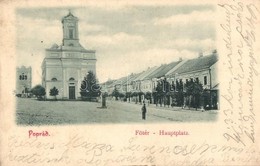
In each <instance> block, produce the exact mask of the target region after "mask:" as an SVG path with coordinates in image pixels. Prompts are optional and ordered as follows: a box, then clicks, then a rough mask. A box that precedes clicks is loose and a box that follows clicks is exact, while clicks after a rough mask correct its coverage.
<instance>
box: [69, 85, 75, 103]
mask: <svg viewBox="0 0 260 166" xmlns="http://www.w3.org/2000/svg"><path fill="white" fill-rule="evenodd" d="M69 99H70V100H74V99H76V98H75V86H69Z"/></svg>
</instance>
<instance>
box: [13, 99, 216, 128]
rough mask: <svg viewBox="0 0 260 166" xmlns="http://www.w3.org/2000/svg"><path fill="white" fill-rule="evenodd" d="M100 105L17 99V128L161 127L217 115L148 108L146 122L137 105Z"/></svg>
mask: <svg viewBox="0 0 260 166" xmlns="http://www.w3.org/2000/svg"><path fill="white" fill-rule="evenodd" d="M100 107H101V102H99V103H97V102H85V101H38V100H36V99H30V98H17V109H16V116H17V118H16V119H17V124H18V125H60V124H64V125H65V124H100V123H112V124H115V123H120V124H122V123H147V124H149V123H162V122H168V123H169V122H172V123H176V122H177V123H179V122H203V121H205V122H212V121H215V120H216V119H217V115H218V113H217V112H216V111H205V112H202V111H195V110H183V109H181V108H179V107H175V108H168V107H165V108H164V107H159V106H158V107H155V105H149V106H147V114H146V120H142V118H141V107H142V105H140V104H134V103H127V102H121V101H109V100H108V101H107V108H106V109H103V108H100Z"/></svg>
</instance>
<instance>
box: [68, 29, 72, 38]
mask: <svg viewBox="0 0 260 166" xmlns="http://www.w3.org/2000/svg"><path fill="white" fill-rule="evenodd" d="M69 38H70V39H73V29H69Z"/></svg>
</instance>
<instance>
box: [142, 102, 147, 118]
mask: <svg viewBox="0 0 260 166" xmlns="http://www.w3.org/2000/svg"><path fill="white" fill-rule="evenodd" d="M145 116H146V106H145V103H144V105H143V107H142V119H143V120H145Z"/></svg>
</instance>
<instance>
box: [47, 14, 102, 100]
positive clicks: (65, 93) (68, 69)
mask: <svg viewBox="0 0 260 166" xmlns="http://www.w3.org/2000/svg"><path fill="white" fill-rule="evenodd" d="M78 21H79V20H78V18H77V17H75V16H74V15H73V14H72V13H71V12H69V13H68V14H67V15H66V16H65V17H63V18H62V19H61V23H62V30H63V39H62V44H61V45H57V44H53V45H52V47H51V48H48V49H46V50H45V52H46V55H45V58H44V60H43V62H42V85H43V86H44V87H45V89H46V97H47V99H48V98H51V97H52V96H50V95H49V91H50V89H52V88H54V87H56V88H57V89H58V90H59V94H58V96H57V98H58V99H69V100H75V99H80V97H81V95H80V87H81V83H82V81H83V79H84V77H85V76H86V74H87V73H88V72H89V71H92V72H93V73H94V74H96V61H97V60H96V54H95V53H96V52H95V50H87V49H85V48H84V47H82V45H81V44H80V42H79V31H78Z"/></svg>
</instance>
